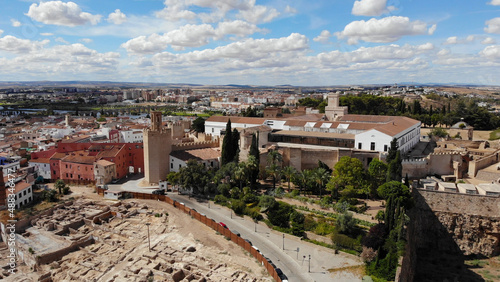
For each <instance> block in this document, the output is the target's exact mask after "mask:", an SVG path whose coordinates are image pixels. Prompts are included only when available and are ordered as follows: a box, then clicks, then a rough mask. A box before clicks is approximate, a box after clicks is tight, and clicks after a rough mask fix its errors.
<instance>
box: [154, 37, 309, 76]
mask: <svg viewBox="0 0 500 282" xmlns="http://www.w3.org/2000/svg"><path fill="white" fill-rule="evenodd" d="M307 49H308V41H307V37H306V36H304V35H302V34H298V33H292V34H290V36H288V37H282V38H272V39H252V38H249V39H246V40H243V41H239V42H234V43H231V44H229V45H226V46H220V47H217V48H215V49H205V50H202V51H193V52H190V53H185V54H178V55H174V54H172V53H168V52H163V53H159V54H156V55H155V56H153V60H152V61H153V62H154V63H155V64H158V65H172V64H187V65H189V64H197V65H198V66H199V64H208V63H211V64H212V63H214V62H219V63H221V64H223V65H222V66H221V67H223V68H229V69H245V68H251V67H256V68H262V67H277V66H284V65H290V64H293V62H295V61H296V59H297V57H298V56H297V52H299V53H300V52H303V51H305V50H307ZM294 59H295V60H294Z"/></svg>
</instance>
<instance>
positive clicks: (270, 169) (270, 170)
mask: <svg viewBox="0 0 500 282" xmlns="http://www.w3.org/2000/svg"><path fill="white" fill-rule="evenodd" d="M266 172H267V174H268V175H269V176H271V177H272V178H273V189H275V188H276V180H277V179H279V178H280V175H281V168H280V167H279V166H278V165H277V164H275V163H272V164H271V165H269V166H267V167H266Z"/></svg>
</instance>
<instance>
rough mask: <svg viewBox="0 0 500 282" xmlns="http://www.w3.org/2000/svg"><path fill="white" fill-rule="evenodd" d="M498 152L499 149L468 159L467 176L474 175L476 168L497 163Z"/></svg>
mask: <svg viewBox="0 0 500 282" xmlns="http://www.w3.org/2000/svg"><path fill="white" fill-rule="evenodd" d="M498 154H499V151H496V152H495V153H493V154H491V155H488V156H486V157H483V158H479V159H475V160H473V161H470V162H469V176H470V177H475V176H476V174H477V171H478V170H480V169H483V168H485V167H488V166H490V165H492V164H494V163H497V162H498Z"/></svg>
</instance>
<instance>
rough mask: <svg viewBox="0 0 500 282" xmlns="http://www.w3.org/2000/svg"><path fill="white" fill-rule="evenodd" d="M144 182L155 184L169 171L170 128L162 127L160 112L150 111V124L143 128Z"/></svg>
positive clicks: (165, 176)
mask: <svg viewBox="0 0 500 282" xmlns="http://www.w3.org/2000/svg"><path fill="white" fill-rule="evenodd" d="M143 134H144V177H145V179H144V180H145V182H146V183H149V184H151V185H153V184H154V185H156V184H158V183H159V182H160V180H164V179H166V178H167V174H168V173H169V172H170V167H169V165H170V164H169V156H170V152H171V151H172V132H171V129H169V128H166V127H163V125H162V116H161V112H156V111H154V112H151V126H150V127H149V128H146V129H144V131H143Z"/></svg>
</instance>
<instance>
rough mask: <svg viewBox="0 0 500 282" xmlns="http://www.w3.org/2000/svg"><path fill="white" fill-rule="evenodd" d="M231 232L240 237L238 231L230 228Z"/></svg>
mask: <svg viewBox="0 0 500 282" xmlns="http://www.w3.org/2000/svg"><path fill="white" fill-rule="evenodd" d="M232 232H233V233H234V235H236V236H238V237H241V235H240V232H238V231H237V230H232Z"/></svg>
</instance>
